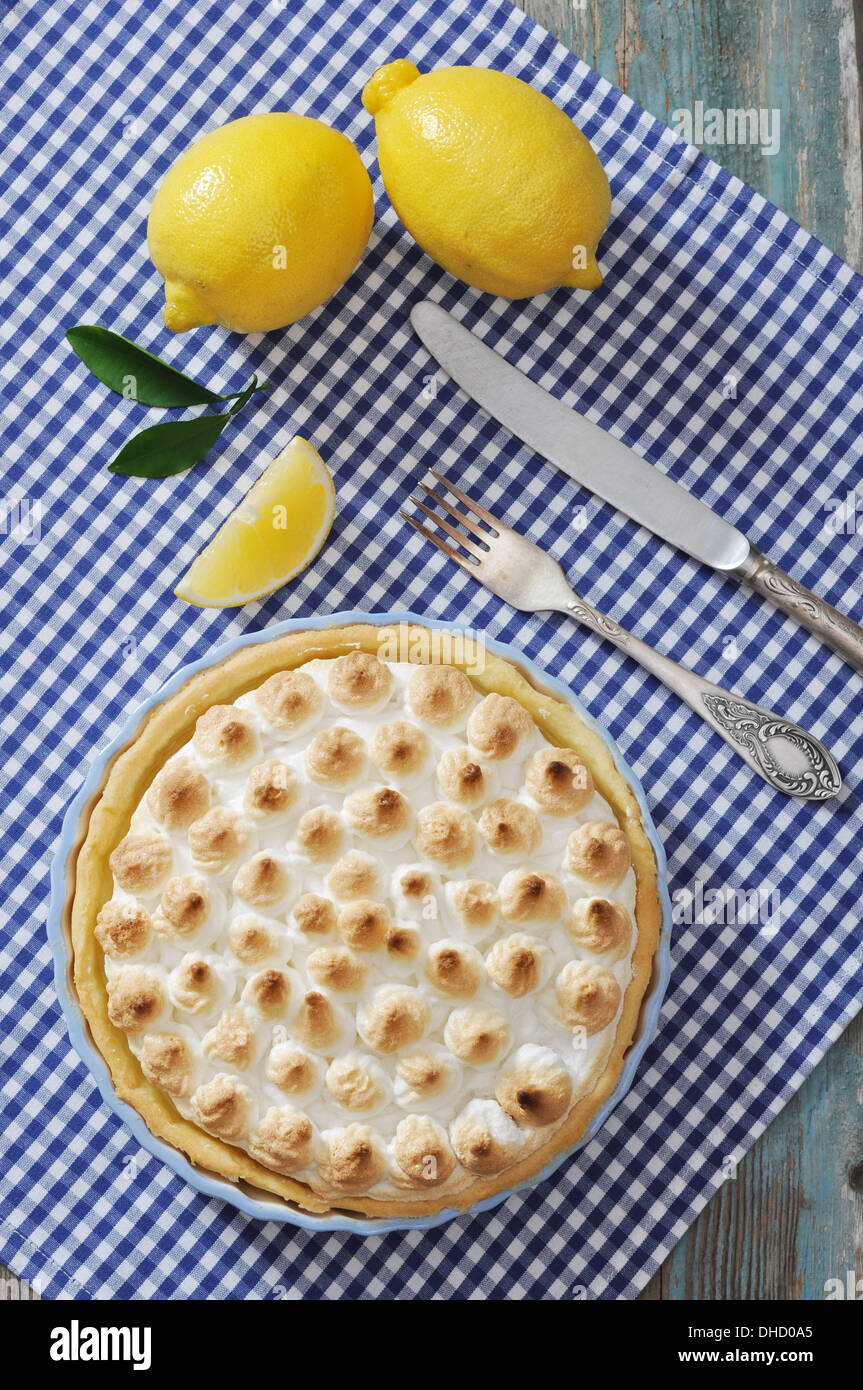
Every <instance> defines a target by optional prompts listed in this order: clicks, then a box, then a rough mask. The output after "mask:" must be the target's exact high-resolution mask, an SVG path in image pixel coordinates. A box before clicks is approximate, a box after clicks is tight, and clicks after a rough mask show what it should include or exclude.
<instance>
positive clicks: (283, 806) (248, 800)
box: [243, 758, 300, 821]
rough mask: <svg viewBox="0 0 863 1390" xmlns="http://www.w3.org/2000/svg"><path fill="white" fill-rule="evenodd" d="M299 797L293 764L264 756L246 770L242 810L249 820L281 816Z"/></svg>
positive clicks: (273, 818)
mask: <svg viewBox="0 0 863 1390" xmlns="http://www.w3.org/2000/svg"><path fill="white" fill-rule="evenodd" d="M299 799H300V784H299V781H298V780H297V775H296V773H295V772H294V770H293V768H291V767H288V765H287V763H281V762H279V761H278V759H277V758H268V759H267V761H266V762H265V763H258V765H257V766H256V767H253V768H252V770H251V772H250V773H249V780H248V781H247V782H246V790H245V793H244V795H243V810H244V811H245V813H246V815H247V816H249V817H251V819H252V820H258V821H272V820H275V819H277V818H278V817H281V816H285V815H286V814H287V813H288V811H290V810H291V809H292V807H294V806H295V805H296V804H297V802H298V801H299Z"/></svg>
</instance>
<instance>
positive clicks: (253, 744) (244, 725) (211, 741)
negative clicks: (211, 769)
mask: <svg viewBox="0 0 863 1390" xmlns="http://www.w3.org/2000/svg"><path fill="white" fill-rule="evenodd" d="M192 744H193V746H194V748H195V751H196V753H198V755H199V756H200V757H201V758H203V759H204V761H205V762H208V763H215V764H220V765H221V766H223V767H238V766H240V765H241V764H243V763H248V762H251V760H252V758H254V757H256V755H257V754H258V753H259V752H260V745H259V742H258V735H257V731H256V729H255V726H254V724H253V723H252V721H251V720H250V719H249V717H248V715H247V714H246V713H245V712H244V711H243V710H241V709H238V708H237V706H236V705H211V706H210V708H209V709H208V710H206V711H205V712H204V713H203V714H202V715H201V717H200V719H199V720H198V722H197V724H196V725H195V734H194V737H193V739H192Z"/></svg>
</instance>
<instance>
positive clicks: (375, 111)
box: [363, 58, 611, 299]
mask: <svg viewBox="0 0 863 1390" xmlns="http://www.w3.org/2000/svg"><path fill="white" fill-rule="evenodd" d="M363 105H364V106H365V108H366V110H367V111H369V112H370V113H371V114H372V115H373V116H374V118H375V126H376V129H377V137H378V155H379V159H380V166H381V173H382V174H383V179H384V184H385V185H386V190H387V193H388V194H389V196H390V200H391V202H392V205H393V207H394V208H395V210H396V212H397V213H398V215H399V217H400V218H401V220H402V222H403V223H404V225H405V226H406V227H407V229H408V231H409V232H410V233H411V235H412V236H413V237H414V238H415V239H416V240H417V241H418V242H419V244H420V246H421V247H422V248H423V250H424V251H427V252H428V254H429V255H430V256H431V257H432V259H433V260H435V261H437V262H438V263H439V264H440V265H442V266H443V267H444V268H445V269H446V270H448V271H449V272H450V274H452V275H455V276H457V277H458V279H459V280H466V281H467V283H468V284H469V285H475V286H476V287H477V289H480V290H487V291H488V292H489V293H490V294H500V295H505V296H506V297H507V298H509V299H521V298H523V297H524V296H526V295H532V294H541V293H543V291H545V290H550V289H553V288H554V287H555V286H556V285H571V286H573V287H574V288H575V289H581V290H591V289H596V287H597V285H599V284H601V282H602V276H601V274H600V270H599V266H598V265H597V261H596V247H597V243H598V241H599V238H600V236H601V235H602V233H603V231H604V229H605V226H606V224H607V222H608V218H609V215H610V212H611V193H610V190H609V187H608V179H607V178H606V176H605V171H604V169H603V167H602V165H601V164H600V162H599V160H598V158H597V157H596V155H595V154H594V152H593V150H592V149H591V146H590V143H589V141H588V140H587V139H586V138H585V136H584V135H582V133H581V131H580V130H579V129H578V127H577V126H576V125H573V123H572V121H571V120H570V119H569V117H568V116H567V115H565V113H564V112H563V111H561V110H560V108H559V107H557V106H555V104H554V102H553V101H550V100H549V98H548V97H546V96H544V95H543V94H542V92H538V91H537V90H536V89H535V88H534V87H531V86H529V85H528V83H526V82H522V81H521V80H520V79H519V78H517V77H511V76H509V74H507V73H505V72H495V71H492V70H491V69H488V68H472V67H455V68H439V69H438V70H437V71H435V72H429V73H425V74H423V75H422V76H421V75H420V73H419V71H418V69H417V68H416V67H415V66H414V64H413V63H411V62H409V61H408V60H407V59H405V58H399V59H397V60H396V61H395V62H393V63H387V64H386V66H385V67H382V68H378V70H377V72H376V73H374V74H373V76H372V77H371V78H370V80H369V81H368V83H367V84H366V86H365V88H364V90H363Z"/></svg>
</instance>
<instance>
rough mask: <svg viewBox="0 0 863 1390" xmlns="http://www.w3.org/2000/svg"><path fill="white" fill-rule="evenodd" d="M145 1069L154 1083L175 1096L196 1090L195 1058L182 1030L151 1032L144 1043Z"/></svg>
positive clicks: (142, 1063)
mask: <svg viewBox="0 0 863 1390" xmlns="http://www.w3.org/2000/svg"><path fill="white" fill-rule="evenodd" d="M140 1061H141V1070H142V1072H143V1073H144V1075H145V1077H146V1078H147V1080H148V1081H150V1082H152V1084H153V1085H154V1086H161V1087H163V1089H164V1090H166V1091H167V1092H168V1094H169V1095H171V1096H189V1095H191V1093H192V1086H193V1077H194V1070H195V1061H194V1057H193V1056H192V1049H191V1048H190V1047H189V1044H188V1042H187V1041H186V1039H185V1038H183V1037H181V1036H180V1034H179V1033H147V1034H146V1035H145V1037H144V1038H143V1040H142V1042H141V1053H140Z"/></svg>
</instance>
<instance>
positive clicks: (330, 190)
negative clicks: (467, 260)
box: [147, 111, 374, 333]
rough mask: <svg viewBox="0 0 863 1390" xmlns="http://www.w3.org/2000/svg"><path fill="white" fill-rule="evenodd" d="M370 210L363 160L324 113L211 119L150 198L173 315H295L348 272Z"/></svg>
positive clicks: (198, 321) (269, 320)
mask: <svg viewBox="0 0 863 1390" xmlns="http://www.w3.org/2000/svg"><path fill="white" fill-rule="evenodd" d="M373 217H374V202H373V198H372V186H371V180H370V179H369V176H368V174H367V173H366V170H365V167H364V165H363V163H362V160H361V159H360V157H359V155H358V154H357V152H356V150H355V149H354V146H353V145H352V144H351V142H350V140H349V139H348V138H347V136H345V135H342V134H341V133H340V132H339V131H337V130H333V128H332V127H331V126H328V125H324V123H323V121H317V120H313V119H312V118H311V117H310V116H297V115H293V114H291V113H289V112H285V111H276V112H272V113H270V114H267V115H260V116H243V117H241V118H240V119H239V120H236V121H229V122H228V124H227V125H223V126H221V127H220V128H219V129H218V130H212V131H210V133H209V134H208V135H204V136H202V137H201V139H200V140H196V141H195V143H194V144H193V145H191V146H190V147H189V149H187V150H186V151H185V153H184V154H181V155H180V157H179V159H178V160H177V161H176V162H175V163H174V164H172V165H171V168H170V169H169V170H168V172H167V174H166V175H165V177H164V179H163V180H162V183H161V184H160V186H159V188H158V190H157V192H156V196H155V198H154V199H153V206H152V208H151V209H150V218H149V221H148V223H147V245H148V248H149V252H150V257H151V259H152V261H153V264H154V265H155V266H156V269H157V270H158V271H159V273H160V274H161V275H162V277H163V278H164V281H165V323H166V325H167V327H168V328H170V329H171V330H172V332H174V333H184V332H185V331H186V330H187V329H188V328H198V327H201V326H202V325H204V324H210V323H218V324H221V325H222V327H223V328H230V329H233V331H234V332H236V333H261V332H267V330H269V329H272V328H284V327H285V325H286V324H289V323H294V322H295V321H296V320H297V319H301V318H302V317H303V316H304V315H305V314H308V313H309V312H310V311H311V310H312V309H315V308H317V306H318V305H319V304H323V302H324V300H325V299H329V297H330V295H331V294H334V293H335V291H336V290H337V289H338V288H339V286H340V285H342V284H344V282H345V280H346V279H347V278H348V276H349V275H350V273H351V271H352V270H353V269H354V267H355V266H356V264H357V262H358V261H359V259H360V257H361V255H362V253H363V250H364V248H365V245H366V242H367V241H368V239H369V232H370V231H371V227H372V220H373Z"/></svg>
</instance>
